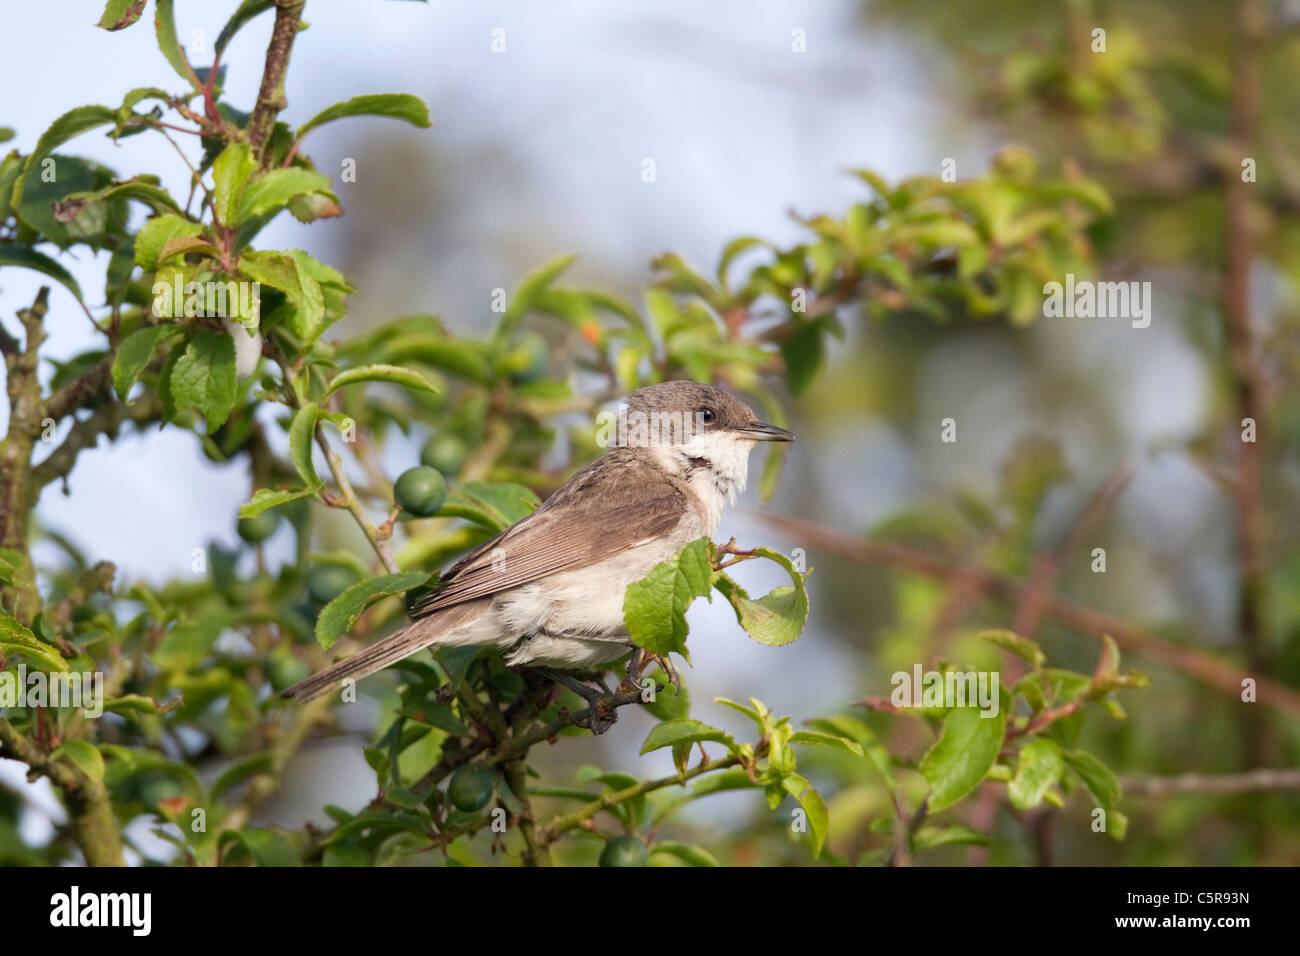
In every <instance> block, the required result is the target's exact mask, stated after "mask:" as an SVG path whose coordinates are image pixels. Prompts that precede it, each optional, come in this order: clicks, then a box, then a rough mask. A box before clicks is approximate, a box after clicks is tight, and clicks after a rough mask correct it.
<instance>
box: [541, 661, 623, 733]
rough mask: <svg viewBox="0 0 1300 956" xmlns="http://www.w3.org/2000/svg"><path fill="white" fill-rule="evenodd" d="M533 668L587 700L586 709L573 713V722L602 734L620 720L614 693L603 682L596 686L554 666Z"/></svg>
mask: <svg viewBox="0 0 1300 956" xmlns="http://www.w3.org/2000/svg"><path fill="white" fill-rule="evenodd" d="M533 670H535V671H537V673H539V674H541V675H542V676H543V677H547V678H549V679H551V680H553V681H555V682H556V683H557V684H560V685H562V686H564V687H567V688H568V689H569V690H571V691H573V692H574V693H575V694H577V695H578V696H579V697H581V698H582V699H583V700H585V701H586V702H587V707H586V709H585V710H581V711H579V712H578V713H576V714H573V715H572V716H573V722H574V724H576V725H577V726H579V727H585V728H587V729H588V730H590V731H591V732H592V733H593V734H597V735H600V734H603V733H604V732H605V731H607V730H609V728H610V727H613V726H614V723H615V721H617V720H618V711H617V709H616V708H615V707H614V704H613V695H612V694H610V692H609V690H608V689H607V688H606V687H605V685H604V684H603V683H602V684H601V685H600V687H599V688H596V687H592V686H591V685H590V684H584V683H583V682H582V681H580V680H578V679H576V678H574V677H570V676H569V675H568V674H566V673H564V671H560V670H555V669H554V668H550V667H534V668H533Z"/></svg>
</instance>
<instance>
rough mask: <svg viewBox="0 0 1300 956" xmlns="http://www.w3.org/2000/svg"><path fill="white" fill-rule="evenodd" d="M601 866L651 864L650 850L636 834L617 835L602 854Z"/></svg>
mask: <svg viewBox="0 0 1300 956" xmlns="http://www.w3.org/2000/svg"><path fill="white" fill-rule="evenodd" d="M600 865H601V866H649V865H650V851H648V850H647V849H646V848H645V844H644V843H642V842H641V841H640V840H638V839H637V838H636V837H634V836H616V837H614V838H613V839H612V840H610V841H609V842H608V843H606V844H605V849H604V850H602V851H601V854H600Z"/></svg>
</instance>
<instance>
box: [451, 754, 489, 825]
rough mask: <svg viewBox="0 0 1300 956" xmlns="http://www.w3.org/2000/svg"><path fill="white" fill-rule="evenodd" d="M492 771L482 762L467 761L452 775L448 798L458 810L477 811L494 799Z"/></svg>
mask: <svg viewBox="0 0 1300 956" xmlns="http://www.w3.org/2000/svg"><path fill="white" fill-rule="evenodd" d="M492 783H493V780H492V771H491V770H488V768H487V767H484V766H483V765H482V764H477V763H467V764H465V766H463V767H461V768H460V769H459V770H457V771H456V772H455V773H453V774H452V775H451V781H450V782H449V783H448V784H447V799H448V800H450V801H451V805H452V806H453V807H455V808H456V809H457V810H463V811H465V812H466V813H476V812H477V811H479V810H482V809H483V808H484V807H486V806H487V805H488V801H489V800H491V799H492Z"/></svg>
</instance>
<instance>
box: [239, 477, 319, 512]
mask: <svg viewBox="0 0 1300 956" xmlns="http://www.w3.org/2000/svg"><path fill="white" fill-rule="evenodd" d="M323 487H324V483H323V482H321V483H319V484H316V485H314V486H313V485H308V486H307V487H306V488H259V489H258V490H257V493H256V494H254V495H253V497H252V499H250V500H249V501H247V502H245V503H244V504H243V505H241V506H240V508H239V517H241V518H256V517H257V516H258V515H260V514H261V513H262V512H263V511H266V510H267V509H268V508H277V507H279V506H280V505H284V504H288V503H289V502H290V501H297V500H298V499H299V498H306V497H309V496H310V495H314V494H316V492H318V491H320V490H321V488H323Z"/></svg>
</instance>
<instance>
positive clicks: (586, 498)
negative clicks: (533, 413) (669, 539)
mask: <svg viewBox="0 0 1300 956" xmlns="http://www.w3.org/2000/svg"><path fill="white" fill-rule="evenodd" d="M622 451H623V450H620V452H622ZM620 452H611V453H610V454H607V455H605V456H604V457H603V458H600V459H598V460H597V461H596V462H594V463H593V464H591V465H589V466H588V467H587V468H584V469H583V470H582V471H580V472H578V473H577V474H576V475H574V476H573V477H572V478H570V479H569V480H568V481H567V482H566V483H565V484H564V486H563V487H561V488H560V489H559V490H558V491H556V492H555V493H554V494H553V495H551V497H550V498H548V499H547V501H546V502H545V503H544V504H543V505H542V506H541V507H540V508H538V509H537V510H536V511H534V512H533V513H532V514H530V515H528V516H526V517H524V518H522V519H520V520H519V521H517V522H515V524H513V525H511V526H510V527H509V528H506V529H505V530H504V531H502V532H501V533H500V534H498V535H497V536H496V537H494V538H492V539H490V540H488V541H486V542H484V543H483V544H481V545H479V546H478V548H476V549H475V550H474V551H472V552H470V553H469V554H468V555H466V556H465V557H464V558H463V559H462V560H461V561H460V562H459V563H458V564H457V565H456V566H455V567H453V568H452V569H451V570H450V571H448V572H447V575H446V576H445V577H444V579H443V584H442V586H441V587H440V588H439V589H438V590H437V591H434V592H433V593H432V594H430V595H428V596H427V597H426V598H424V599H423V601H422V602H421V603H420V604H418V605H417V606H416V607H415V608H414V610H413V612H412V616H413V617H423V616H424V615H426V614H432V613H433V612H435V611H440V610H442V609H444V608H448V607H451V606H453V605H456V604H461V603H463V602H465V601H472V600H475V599H476V598H481V597H486V596H488V595H491V594H496V593H498V592H500V591H505V590H508V589H510V588H514V587H518V586H520V585H522V584H528V583H530V582H532V581H536V580H538V579H540V578H544V577H547V576H548V575H551V574H556V573H558V572H560V571H571V570H574V569H576V568H583V567H587V566H588V565H591V564H595V563H597V562H599V561H602V560H604V559H605V558H608V557H611V556H612V555H615V554H617V553H619V552H620V551H623V550H625V549H627V548H629V547H632V546H633V545H634V544H641V543H644V542H647V541H652V540H654V539H655V538H658V537H661V536H663V535H666V534H669V533H670V532H671V531H672V530H673V529H674V528H676V527H677V525H678V524H679V523H680V521H681V520H682V517H683V514H684V512H685V508H686V503H687V499H686V494H687V493H686V491H685V490H684V489H683V488H682V487H681V486H680V485H679V484H677V483H675V482H673V481H672V480H671V479H670V478H669V477H668V476H667V475H666V474H665V473H664V472H663V471H662V470H661V469H659V468H656V467H654V466H652V465H651V464H650V463H649V462H647V461H646V460H645V459H644V458H642V457H640V456H637V455H633V454H625V453H620ZM611 502H625V504H621V505H617V506H612V505H611V504H610V503H611Z"/></svg>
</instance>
